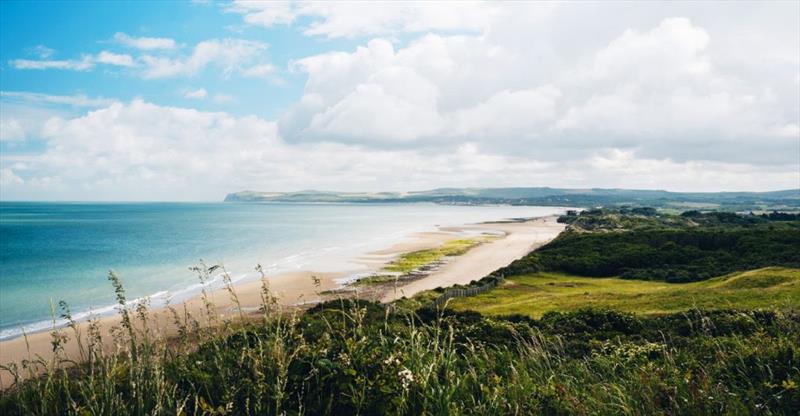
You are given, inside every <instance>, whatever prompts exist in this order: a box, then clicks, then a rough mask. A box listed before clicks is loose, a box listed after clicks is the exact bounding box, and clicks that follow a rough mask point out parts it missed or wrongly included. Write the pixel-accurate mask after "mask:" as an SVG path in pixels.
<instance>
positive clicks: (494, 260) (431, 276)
mask: <svg viewBox="0 0 800 416" xmlns="http://www.w3.org/2000/svg"><path fill="white" fill-rule="evenodd" d="M563 229H564V225H563V224H559V223H557V222H556V217H555V216H550V217H543V218H537V219H532V220H528V221H522V222H496V223H484V224H473V225H465V226H461V227H446V228H440V229H439V230H438V231H435V232H426V233H418V234H415V235H411V236H409V237H408V238H406V239H404V240H403V241H400V242H398V243H397V244H395V245H393V246H391V247H388V248H383V249H378V250H375V251H373V252H370V253H369V254H367V255H365V256H362V257H360V258H358V259H356V261H357V262H358V263H360V264H362V265H364V266H366V267H367V268H368V269H371V270H376V271H377V270H380V268H381V267H383V266H385V265H386V264H387V263H389V262H390V261H392V260H393V259H394V258H396V257H397V256H398V255H400V254H402V253H406V252H410V251H416V250H423V249H428V248H434V247H437V246H439V245H441V244H443V243H444V242H446V241H449V240H453V239H457V238H463V237H464V236H470V235H472V236H474V235H485V234H489V235H493V236H496V238H492V239H490V240H488V241H487V242H485V243H482V244H480V245H478V246H477V247H475V248H472V249H471V250H469V251H467V252H466V253H465V254H463V255H460V256H456V257H452V258H449V259H448V260H447V261H446V262H445V263H444V264H443V265H442V266H441V267H439V268H437V269H435V270H433V271H431V272H430V273H427V274H426V275H425V276H424V277H422V278H419V279H415V280H412V281H409V282H407V283H406V284H402V285H398V286H396V287H395V286H394V285H393V286H392V287H390V288H386V289H385V290H383V291H382V292H381V293H378V294H377V296H372V297H371V298H377V299H379V300H380V301H382V302H391V301H393V300H395V299H399V298H401V297H403V296H405V297H410V296H413V295H414V294H416V293H419V292H421V291H425V290H430V289H434V288H436V287H447V286H451V285H454V284H466V283H469V282H470V281H472V280H477V279H480V278H481V277H484V276H485V275H487V274H489V273H491V272H492V271H494V270H496V269H498V268H500V267H503V266H505V265H507V264H508V263H510V262H511V261H513V260H515V259H517V258H520V257H522V256H524V255H525V254H527V253H528V252H530V251H531V250H533V249H535V248H536V247H538V246H540V245H542V244H545V243H547V242H548V241H550V240H552V239H553V238H555V237H556V236H557V235H558V234H559V233H560V232H561V231H562V230H563ZM347 275H348V273H346V272H337V273H329V272H327V273H326V272H319V271H297V272H291V273H282V274H277V275H271V276H268V278H267V281H268V285H269V290H270V292H271V293H272V294H273V295H274V296H275V297H276V298H277V301H278V303H279V305H281V306H283V307H285V308H287V309H290V308H299V307H303V306H304V305H308V304H314V303H316V302H319V301H320V300H322V299H325V298H330V295H327V296H326V295H324V294H323V293H330V292H331V291H334V290H336V289H341V287H342V284H341V281H342V279H343V278H345V277H346V276H347ZM261 286H262V282H261V281H251V282H246V283H241V284H236V285H235V286H234V287H233V289H234V292H235V293H236V296H237V297H238V301H239V303H240V305H241V307H242V310H243V312H244V313H255V312H257V311H258V307H259V306H260V305H261V292H262V291H261ZM209 297H210V299H211V301H212V302H213V304H214V305H215V308H216V310H215V313H216V314H218V316H219V319H221V320H224V319H235V318H236V317H237V316H238V314H239V312H238V310H237V307H236V306H235V303H234V301H233V299H232V297H231V295H230V293H229V292H228V291H226V290H216V291H213V292H210V293H209ZM174 308H175V309H177V310H178V311H179V312H180V314H181V315H182V314H183V313H184V311H186V312H188V313H189V314H191V315H192V316H193V317H194V318H195V319H197V320H198V322H200V324H207V323H208V319H207V317H206V313H205V310H204V302H203V300H202V298H200V297H199V296H198V297H195V298H192V299H190V300H188V301H187V302H185V303H183V304H180V305H174ZM150 316H151V319H150V321H151V325H152V326H153V327H154V329H155V330H157V331H158V333H159V334H161V335H162V336H169V335H171V334H174V333H175V332H176V330H177V328H176V326H175V323H174V315H173V313H172V312H171V311H170V310H169V309H167V308H160V309H155V310H153V311H151V315H150ZM99 322H100V326H101V332H102V334H103V337H104V340H108V341H110V340H111V332H110V331H111V328H113V327H115V326H117V325H118V324H119V322H120V319H119V317H118V316H116V315H114V316H105V317H102V318H100V319H99ZM87 327H88V322H81V323H79V324H78V328H79V330H80V331H81V333H82V334H86V332H87ZM61 331H63V332H64V333H65V334H67V335H68V336H69V340H68V341H67V343H66V344H65V346H64V353H65V355H66V356H67V357H69V358H72V359H79V353H78V347H77V343H76V342H75V336H74V333H73V332H72V330H71V329H69V328H62V329H61ZM50 341H51V334H50V332H48V331H42V332H37V333H33V334H28V336H27V337H17V338H14V339H11V340H6V341H2V342H0V363H2V364H9V363H21V362H22V361H23V360H26V359H37V358H41V359H44V360H48V359H50V358H51V357H52V355H53V351H52V346H51V342H50ZM108 344H109V345H107V347H108V348H109V350H111V349H113V348H114V346H113V345H112V343H111V342H108ZM11 382H12V380H11V379H10V375H9V374H8V372H6V371H0V387H2V388H5V387H8V386H9V384H10V383H11Z"/></svg>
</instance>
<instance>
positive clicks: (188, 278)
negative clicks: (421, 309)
mask: <svg viewBox="0 0 800 416" xmlns="http://www.w3.org/2000/svg"><path fill="white" fill-rule="evenodd" d="M564 209H565V208H561V207H535V206H458V205H438V204H432V203H411V204H409V203H402V204H386V203H377V204H361V203H355V204H352V203H268V204H242V203H218V202H215V203H191V202H57V203H56V202H10V201H3V202H0V262H2V264H3V266H4V267H3V268H2V269H0V339H9V338H13V337H16V336H19V335H21V334H22V333H23V331H25V332H35V331H40V330H44V329H47V328H50V327H51V326H52V325H53V321H54V319H55V322H56V324H57V325H58V324H62V323H63V322H61V320H60V319H59V313H60V312H59V311H58V310H57V305H58V302H59V301H62V300H63V301H65V302H66V303H67V304H68V305H69V307H70V309H71V311H72V314H73V316H74V317H77V318H78V319H85V318H86V317H88V316H90V315H97V316H102V315H106V314H109V313H113V312H114V305H115V303H114V302H115V298H114V291H113V288H112V286H111V284H110V283H109V282H108V281H107V276H108V273H109V271H110V270H113V271H114V272H115V273H117V274H118V275H119V276H120V277H121V279H122V282H123V284H124V285H125V289H126V294H127V296H128V299H129V300H132V301H136V300H137V299H141V298H144V297H148V298H149V300H150V302H151V304H152V305H153V306H163V305H165V304H166V303H167V302H169V303H172V304H175V303H179V302H182V301H184V300H186V299H188V298H190V297H192V296H194V295H196V294H197V293H198V292H199V290H200V289H201V285H200V282H199V280H198V278H197V276H196V275H195V274H194V273H193V272H191V271H190V270H189V267H191V266H194V265H198V264H199V262H200V261H201V259H202V260H203V261H204V262H205V263H206V264H208V265H212V264H223V265H224V266H225V267H226V269H227V271H228V272H229V273H230V275H231V277H232V279H233V280H234V281H235V282H238V281H244V280H248V279H255V278H257V274H256V273H255V270H254V269H255V266H256V265H257V264H260V265H262V266H263V268H264V269H265V270H266V272H267V274H268V275H270V274H273V275H274V274H276V273H281V272H288V271H293V270H313V271H319V272H323V271H324V272H328V271H337V272H358V271H360V270H361V271H363V270H364V269H365V266H363V265H361V264H358V263H356V262H354V260H356V259H357V258H358V257H359V256H361V255H363V254H366V253H368V252H370V251H374V250H376V249H380V248H385V247H387V246H389V245H391V244H393V243H394V242H397V241H400V240H402V239H403V238H404V237H408V236H410V235H412V234H414V233H416V232H422V231H432V230H435V229H436V228H437V227H439V226H452V225H462V224H469V223H478V222H485V221H493V220H502V219H509V218H520V217H537V216H544V215H551V214H556V213H559V212H563V210H564ZM209 285H210V286H211V287H212V288H215V287H220V286H221V285H222V282H221V278H220V276H216V278H215V279H213V280H212V281H211V282H210V283H209ZM51 305H53V306H54V307H55V309H56V310H55V311H54V313H53V309H51Z"/></svg>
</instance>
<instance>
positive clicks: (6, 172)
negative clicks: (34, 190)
mask: <svg viewBox="0 0 800 416" xmlns="http://www.w3.org/2000/svg"><path fill="white" fill-rule="evenodd" d="M23 183H25V181H23V180H22V178H20V177H19V176H17V175H16V174H15V173H14V171H13V170H11V169H8V168H2V169H0V185H4V186H11V185H21V184H23Z"/></svg>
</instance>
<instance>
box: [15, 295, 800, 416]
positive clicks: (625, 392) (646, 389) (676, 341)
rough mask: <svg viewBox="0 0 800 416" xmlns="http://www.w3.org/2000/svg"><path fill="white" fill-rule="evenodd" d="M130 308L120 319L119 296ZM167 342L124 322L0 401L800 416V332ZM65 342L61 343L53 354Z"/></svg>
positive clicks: (729, 321) (579, 316)
mask: <svg viewBox="0 0 800 416" xmlns="http://www.w3.org/2000/svg"><path fill="white" fill-rule="evenodd" d="M119 293H121V297H120V302H121V303H124V300H125V299H124V293H122V292H121V291H120V292H119ZM274 305H275V304H274V301H272V300H271V298H270V296H269V292H268V291H267V290H266V289H265V290H264V305H263V307H262V313H261V315H260V317H259V318H257V319H254V320H249V321H245V322H241V321H240V322H239V323H231V322H224V321H220V318H219V317H217V316H216V315H214V314H213V312H212V311H213V310H214V309H213V307H209V308H208V313H207V316H204V317H200V319H208V320H209V321H211V322H217V323H218V325H216V326H212V327H210V328H206V329H195V330H193V331H191V330H188V328H191V327H192V326H193V319H192V318H191V317H190V318H188V319H186V320H185V319H184V318H182V317H181V316H180V314H178V313H176V322H177V324H179V325H180V326H179V327H180V328H181V332H180V336H179V337H178V338H177V339H173V340H170V342H163V341H159V340H158V339H157V338H155V336H154V334H152V333H150V332H148V331H143V330H141V329H140V328H143V327H147V319H148V311H147V310H146V308H144V307H139V308H136V311H131V310H128V309H124V312H123V314H124V318H126V319H123V324H122V327H121V328H120V330H119V331H117V332H116V333H115V334H116V335H115V342H116V343H117V345H118V346H119V348H120V349H119V352H114V353H108V352H107V350H105V349H103V348H100V347H99V345H101V344H100V343H101V342H102V339H101V336H100V331H98V330H97V327H96V326H93V327H92V329H91V330H90V333H89V340H90V342H89V343H88V344H87V345H86V347H85V348H84V349H83V354H85V357H86V360H87V362H86V364H83V365H79V366H72V363H71V362H70V361H68V360H66V359H65V358H64V357H63V355H57V356H56V359H55V360H53V361H44V360H42V361H39V362H36V361H34V362H27V363H24V364H23V367H22V368H9V369H8V370H9V371H11V372H13V373H15V374H19V372H20V371H22V372H23V374H24V372H26V371H27V372H30V373H29V375H30V376H33V375H34V374H35V372H36V371H37V367H38V368H39V369H44V374H43V375H42V376H40V377H32V378H31V379H30V380H29V381H27V382H20V383H19V384H17V385H15V386H13V387H12V388H11V389H10V390H7V391H4V392H3V393H2V396H0V413H2V414H4V415H17V414H25V415H28V414H34V415H36V414H41V415H50V414H76V415H83V414H98V415H145V414H170V415H172V414H181V415H183V414H186V415H195V414H209V415H210V414H215V415H220V414H264V415H283V414H288V415H297V414H309V415H316V414H333V415H338V414H408V415H417V414H431V415H439V414H454V415H459V414H480V415H495V414H554V415H572V414H585V415H588V414H622V415H641V414H664V415H675V414H688V415H694V414H697V415H700V414H765V415H770V414H783V415H794V414H797V412H798V411H800V391H799V390H798V386H799V385H800V370H798V368H800V362H798V360H800V336H798V334H800V316H798V315H797V314H796V313H793V312H779V311H773V312H762V311H755V312H744V311H713V312H711V311H701V310H690V311H687V312H685V313H680V314H672V315H666V316H659V317H639V316H635V315H631V314H626V313H621V312H613V311H609V310H586V309H584V310H578V311H574V312H564V313H561V312H556V313H552V312H551V313H548V314H545V315H544V316H543V317H542V318H541V319H539V320H532V319H529V318H525V317H521V316H512V317H508V318H491V317H484V316H481V315H479V314H477V313H474V312H467V313H458V312H452V311H445V312H439V311H436V310H432V309H427V308H421V309H417V310H416V311H410V310H407V309H404V308H401V307H394V308H391V309H387V308H386V307H384V306H382V305H378V304H373V303H368V302H365V301H346V300H341V301H331V302H327V303H325V304H321V305H317V306H316V307H314V308H312V309H311V310H309V311H307V312H306V313H303V314H301V315H288V316H287V315H284V314H281V313H279V312H278V311H277V310H276V309H275V306H274ZM70 335H71V334H70V333H69V331H57V332H55V333H54V334H53V345H54V348H55V350H56V352H57V353H58V352H59V351H60V348H61V345H63V340H64V339H65V337H67V336H70Z"/></svg>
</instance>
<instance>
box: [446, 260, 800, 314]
mask: <svg viewBox="0 0 800 416" xmlns="http://www.w3.org/2000/svg"><path fill="white" fill-rule="evenodd" d="M450 305H451V307H452V308H454V309H456V310H474V311H478V312H481V313H484V314H489V315H508V314H522V315H527V316H530V317H533V318H539V317H541V316H542V315H543V314H544V313H546V312H548V311H562V312H563V311H572V310H577V309H581V308H587V307H593V308H609V309H614V310H618V311H625V312H633V313H637V314H662V313H670V312H680V311H684V310H687V309H691V308H694V307H698V308H705V309H722V308H736V309H757V308H794V309H797V308H800V269H792V268H781V267H767V268H762V269H757V270H751V271H747V272H743V273H733V274H730V275H726V276H721V277H717V278H714V279H710V280H707V281H702V282H695V283H685V284H675V283H665V282H659V281H643V280H624V279H618V278H590V277H577V276H570V275H565V274H559V273H537V274H531V275H523V276H514V277H511V278H508V280H507V281H506V282H505V283H504V284H503V285H502V286H501V287H498V288H497V289H494V290H491V291H489V292H486V293H483V294H481V295H477V296H472V297H468V298H461V299H454V300H453V301H451V303H450Z"/></svg>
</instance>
